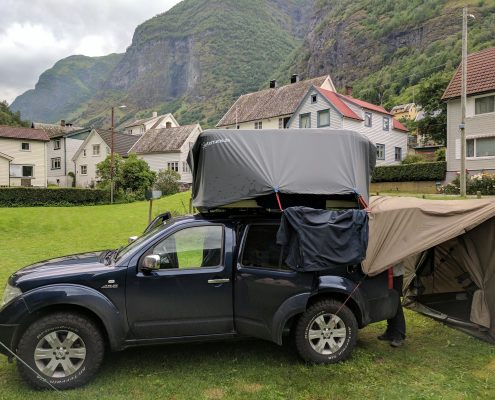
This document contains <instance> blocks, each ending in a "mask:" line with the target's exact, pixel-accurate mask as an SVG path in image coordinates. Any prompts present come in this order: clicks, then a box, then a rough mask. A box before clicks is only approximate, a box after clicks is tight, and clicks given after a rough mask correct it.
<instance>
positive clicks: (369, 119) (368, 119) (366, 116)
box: [364, 111, 373, 127]
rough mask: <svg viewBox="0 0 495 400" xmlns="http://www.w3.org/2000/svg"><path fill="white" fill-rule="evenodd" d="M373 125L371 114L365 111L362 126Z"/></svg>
mask: <svg viewBox="0 0 495 400" xmlns="http://www.w3.org/2000/svg"><path fill="white" fill-rule="evenodd" d="M372 125H373V115H372V114H371V113H370V112H368V111H366V112H365V113H364V126H370V127H371V126H372Z"/></svg>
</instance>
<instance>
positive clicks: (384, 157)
mask: <svg viewBox="0 0 495 400" xmlns="http://www.w3.org/2000/svg"><path fill="white" fill-rule="evenodd" d="M375 146H376V159H377V160H385V159H386V153H385V144H383V143H375ZM378 146H383V158H380V157H378Z"/></svg>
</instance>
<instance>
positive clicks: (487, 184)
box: [442, 173, 495, 196]
mask: <svg viewBox="0 0 495 400" xmlns="http://www.w3.org/2000/svg"><path fill="white" fill-rule="evenodd" d="M442 191H443V193H445V194H460V193H461V189H460V178H459V176H457V177H456V178H455V179H454V180H453V181H452V182H451V183H448V184H447V185H445V186H442ZM477 192H480V193H481V194H482V195H484V196H493V195H495V174H486V173H480V174H476V175H472V176H469V174H468V175H467V176H466V194H476V193H477Z"/></svg>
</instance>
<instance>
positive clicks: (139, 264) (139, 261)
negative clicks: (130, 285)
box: [136, 223, 225, 275]
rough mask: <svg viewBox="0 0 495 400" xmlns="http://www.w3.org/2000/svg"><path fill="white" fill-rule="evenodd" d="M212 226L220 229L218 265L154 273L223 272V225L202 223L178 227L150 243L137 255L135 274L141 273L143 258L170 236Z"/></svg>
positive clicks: (161, 270) (171, 269)
mask: <svg viewBox="0 0 495 400" xmlns="http://www.w3.org/2000/svg"><path fill="white" fill-rule="evenodd" d="M212 226H220V227H221V228H222V243H221V246H222V247H221V249H220V250H221V252H220V264H219V265H214V266H210V267H201V266H199V267H192V268H180V267H179V268H163V269H162V268H160V269H158V270H156V272H159V273H160V274H162V273H167V274H173V275H177V274H181V273H190V272H198V273H200V272H201V271H209V272H212V271H215V270H217V271H218V272H220V271H223V270H224V269H225V225H224V224H222V223H203V224H201V223H200V224H197V223H196V224H191V225H185V226H180V227H177V228H176V229H174V230H172V231H171V232H169V233H168V234H167V235H165V236H162V237H160V238H157V240H156V241H153V243H150V245H149V246H147V247H146V249H145V250H144V251H143V252H141V253H140V254H139V256H138V257H137V263H136V266H137V272H140V271H141V267H142V262H143V260H144V258H145V257H146V256H148V255H150V254H153V253H152V252H151V251H152V249H153V248H155V246H157V245H158V244H159V243H161V242H163V241H164V240H167V239H168V238H169V237H171V236H172V235H175V234H177V233H178V232H180V231H183V230H186V229H194V228H204V227H212Z"/></svg>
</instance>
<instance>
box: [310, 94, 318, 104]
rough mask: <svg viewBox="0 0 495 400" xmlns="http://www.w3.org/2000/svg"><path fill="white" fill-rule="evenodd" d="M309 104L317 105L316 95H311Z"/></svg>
mask: <svg viewBox="0 0 495 400" xmlns="http://www.w3.org/2000/svg"><path fill="white" fill-rule="evenodd" d="M310 101H311V104H316V103H318V95H317V94H316V93H313V94H312V95H311V98H310Z"/></svg>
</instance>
